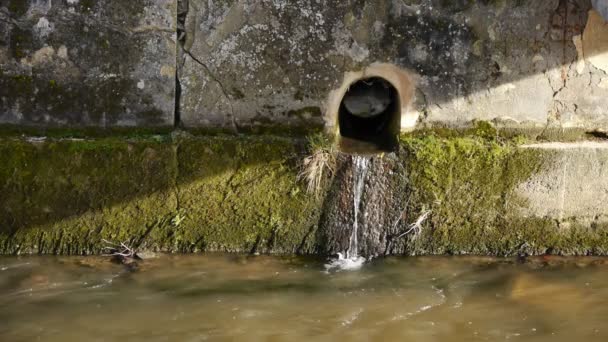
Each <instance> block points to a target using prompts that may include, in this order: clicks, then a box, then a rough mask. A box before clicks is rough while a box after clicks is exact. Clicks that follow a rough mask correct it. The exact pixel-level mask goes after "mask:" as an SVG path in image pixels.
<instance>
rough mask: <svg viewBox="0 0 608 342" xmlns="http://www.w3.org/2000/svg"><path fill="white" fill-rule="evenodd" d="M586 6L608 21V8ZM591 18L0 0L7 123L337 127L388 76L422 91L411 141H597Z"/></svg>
mask: <svg viewBox="0 0 608 342" xmlns="http://www.w3.org/2000/svg"><path fill="white" fill-rule="evenodd" d="M593 4H594V5H595V6H596V7H597V8H598V10H599V12H601V13H604V14H605V12H606V9H607V8H608V7H607V5H606V1H605V0H593ZM591 8H592V1H590V0H547V1H520V0H500V1H498V0H496V1H493V0H480V1H442V0H406V1H402V0H401V1H398V0H381V1H373V2H370V1H359V0H356V1H355V0H351V1H315V2H313V1H305V0H290V1H286V0H275V1H269V0H239V1H237V0H222V1H206V0H180V1H179V3H178V0H130V1H118V0H103V1H101V0H100V1H90V0H62V1H50V0H1V1H0V123H11V124H24V125H40V126H51V125H59V126H101V127H104V126H171V125H173V124H174V122H176V121H179V122H181V124H183V126H185V127H190V128H195V127H204V128H223V129H228V130H233V131H243V130H245V129H250V128H256V127H276V126H280V127H285V126H287V127H299V128H304V129H309V128H315V127H321V126H325V127H329V128H331V127H332V126H333V125H334V124H335V115H334V113H333V111H332V108H331V106H330V104H331V103H332V99H331V98H330V94H331V93H332V91H336V90H339V89H343V88H345V87H348V84H346V83H344V81H345V80H346V79H348V77H349V75H352V73H353V72H354V73H357V72H362V71H364V70H365V69H366V68H367V67H369V66H370V65H373V64H375V63H389V64H393V65H395V66H397V67H399V68H401V69H403V70H405V72H407V73H409V74H410V75H411V77H412V79H414V80H415V83H416V90H415V101H414V102H413V103H412V104H411V106H410V115H409V116H408V119H407V120H404V122H403V128H404V129H411V128H413V127H414V126H416V125H418V126H417V127H420V126H423V125H437V124H440V125H451V126H460V125H466V124H468V123H469V122H470V121H471V120H494V121H495V122H496V123H497V125H503V126H510V127H526V128H528V127H537V128H545V127H559V128H564V127H580V128H583V129H589V130H605V129H607V128H608V114H607V112H608V111H607V110H606V108H608V74H607V70H608V55H607V54H608V52H607V51H608V38H607V37H608V26H607V24H606V22H605V21H604V19H602V17H601V16H600V15H599V14H598V12H593V11H591V12H590V10H591ZM178 41H179V44H177V43H178ZM176 49H177V55H176ZM176 70H177V72H178V76H179V80H180V83H181V96H180V93H179V92H178V93H177V94H176V92H175V86H176V84H175V76H176ZM347 83H348V82H347ZM175 108H177V109H178V112H177V113H175V112H174V111H175Z"/></svg>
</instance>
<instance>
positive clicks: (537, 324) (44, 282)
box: [0, 255, 608, 341]
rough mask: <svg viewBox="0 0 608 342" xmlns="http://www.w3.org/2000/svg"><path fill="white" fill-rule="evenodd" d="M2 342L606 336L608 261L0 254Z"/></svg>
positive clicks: (564, 338) (596, 338)
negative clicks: (345, 264) (340, 261)
mask: <svg viewBox="0 0 608 342" xmlns="http://www.w3.org/2000/svg"><path fill="white" fill-rule="evenodd" d="M0 308H1V310H0V341H35V340H41V341H119V340H122V341H206V340H208V341H298V340H309V341H336V340H340V339H342V340H349V341H371V340H376V341H381V340H384V341H505V340H514V341H573V340H574V339H577V340H579V341H583V340H584V341H606V340H608V323H606V322H607V319H608V262H607V261H606V260H605V259H559V258H538V259H531V260H528V261H526V262H518V261H516V260H513V259H491V258H431V257H429V258H426V257H421V258H388V259H381V260H376V261H374V262H371V263H368V264H366V265H364V266H363V268H362V269H360V270H358V271H350V272H337V273H326V272H325V271H324V267H323V260H314V259H301V258H278V257H263V256H258V257H245V256H224V255H211V256H209V255H207V256H179V257H177V256H162V257H159V258H156V259H151V260H146V261H144V262H143V263H141V264H140V266H139V269H138V270H137V271H136V272H132V271H128V270H127V269H125V267H123V266H121V265H115V264H112V263H109V262H108V261H107V260H106V259H103V258H52V257H27V258H0Z"/></svg>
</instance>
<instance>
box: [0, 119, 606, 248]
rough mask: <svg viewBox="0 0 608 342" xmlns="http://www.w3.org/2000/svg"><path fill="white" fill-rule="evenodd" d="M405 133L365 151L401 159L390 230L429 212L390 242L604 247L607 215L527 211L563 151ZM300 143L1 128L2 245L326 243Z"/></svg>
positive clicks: (485, 138) (491, 135)
mask: <svg viewBox="0 0 608 342" xmlns="http://www.w3.org/2000/svg"><path fill="white" fill-rule="evenodd" d="M400 141H401V142H400V149H399V152H398V153H397V154H396V155H394V156H392V157H391V158H388V159H386V157H382V156H376V157H374V158H377V159H378V160H381V159H382V158H385V159H386V160H389V159H390V160H391V162H392V163H394V162H395V161H397V162H398V163H401V164H402V165H401V167H397V168H395V170H401V171H400V172H403V177H402V179H403V181H404V182H406V186H405V187H404V188H405V189H407V190H406V191H403V193H399V194H397V197H403V198H402V199H396V200H395V201H396V202H395V203H408V207H407V218H406V219H405V220H404V221H403V222H402V223H401V226H400V227H399V228H400V229H401V228H405V226H406V225H407V224H409V223H411V222H412V221H413V220H415V218H416V217H417V215H418V214H420V213H421V212H422V211H426V210H431V215H430V217H429V219H428V220H427V221H426V222H425V224H424V229H423V232H422V234H421V235H420V236H419V237H418V238H417V239H411V238H402V239H398V240H395V241H392V246H391V252H393V253H399V254H401V253H405V254H471V253H474V254H493V255H512V254H542V253H547V252H549V253H560V254H606V253H608V226H607V225H606V223H605V222H606V220H604V218H605V217H606V216H605V215H604V216H601V215H599V214H598V213H595V212H594V213H591V212H590V213H588V214H589V215H574V216H564V217H556V216H551V215H545V216H542V215H540V216H539V215H535V214H534V212H533V211H530V208H531V207H533V206H531V202H530V201H531V200H530V198H533V197H529V198H527V197H526V196H525V195H526V193H525V192H524V193H522V191H521V188H522V187H521V184H524V183H526V182H530V181H531V180H533V182H536V183H538V182H539V181H537V180H535V179H540V178H542V177H543V175H544V174H545V173H546V172H547V170H550V169H551V168H553V167H554V165H555V160H556V156H558V157H559V152H556V151H554V150H544V149H540V148H521V147H520V146H519V143H518V141H517V139H504V138H501V137H499V136H498V135H497V134H496V132H495V131H493V130H492V129H491V128H489V127H485V126H483V125H481V126H479V127H478V129H476V130H471V131H469V132H458V133H454V132H451V131H444V132H423V131H421V132H417V133H414V134H409V135H403V136H402V137H401V138H400ZM594 153H596V154H598V155H600V154H602V152H601V151H600V150H597V151H596V152H594ZM305 155H306V148H305V141H304V140H303V139H300V138H294V137H278V136H267V135H261V136H222V135H218V136H208V135H206V136H193V135H190V134H187V133H172V134H164V135H149V134H143V135H142V134H136V135H133V136H128V135H122V136H119V135H117V136H115V137H98V138H95V139H92V138H91V139H67V138H59V137H57V138H47V139H44V140H41V139H33V138H24V137H20V136H16V135H5V136H4V137H3V138H1V139H0V191H1V193H2V196H0V253H2V254H14V253H61V254H88V253H98V252H100V251H101V248H102V247H103V246H104V242H103V241H102V239H107V240H110V241H114V242H119V241H126V242H127V243H129V244H131V245H133V246H138V247H140V248H141V249H151V250H159V251H169V252H196V251H233V252H261V253H266V252H273V253H315V252H323V253H328V252H331V251H329V250H328V249H327V248H325V247H326V246H321V244H322V243H323V239H319V237H320V236H323V234H319V231H318V230H319V229H323V227H322V225H321V227H320V224H319V222H320V217H321V210H322V209H321V208H322V207H323V198H315V197H314V196H310V195H308V194H307V193H306V192H305V190H304V188H305V187H304V185H303V184H301V182H299V181H298V179H297V174H298V172H299V169H298V167H299V165H300V163H301V160H302V159H303V157H304V156H305ZM559 158H561V157H559ZM559 158H558V159H559ZM602 160H604V159H602ZM600 161H601V160H600ZM600 164H601V163H600ZM605 164H606V163H603V164H602V165H605ZM600 166H601V165H600ZM601 167H603V166H601ZM602 170H603V169H602ZM579 171H580V170H579ZM579 171H576V172H579ZM604 171H605V170H604ZM604 171H602V172H604ZM550 175H551V174H550V173H549V176H550ZM574 176H575V177H578V176H580V174H579V175H574ZM539 177H540V178H539ZM536 183H535V184H536ZM591 183H592V182H591ZM591 183H590V184H591ZM388 188H389V189H392V188H393V187H388ZM598 188H601V186H598ZM599 191H601V189H599ZM399 209H400V208H391V210H392V211H393V212H396V213H399V212H400V210H399ZM604 214H606V213H604Z"/></svg>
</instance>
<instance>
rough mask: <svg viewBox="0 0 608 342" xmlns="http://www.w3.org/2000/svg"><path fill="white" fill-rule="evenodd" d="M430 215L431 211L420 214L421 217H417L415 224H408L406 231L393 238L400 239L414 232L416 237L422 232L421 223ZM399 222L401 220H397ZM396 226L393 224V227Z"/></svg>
mask: <svg viewBox="0 0 608 342" xmlns="http://www.w3.org/2000/svg"><path fill="white" fill-rule="evenodd" d="M430 213H431V211H430V210H429V211H425V212H424V213H422V215H420V216H419V217H418V219H417V220H416V222H414V223H412V224H410V225H409V226H408V227H407V229H406V231H405V232H403V233H401V234H399V235H397V236H396V237H395V239H399V238H402V237H404V236H406V235H407V234H409V233H411V232H414V236H418V235H420V232H421V231H422V226H421V225H422V222H424V220H426V218H427V217H428V216H429V214H430ZM399 220H401V218H399ZM399 220H398V221H397V224H398V223H399ZM397 224H395V227H396V226H397Z"/></svg>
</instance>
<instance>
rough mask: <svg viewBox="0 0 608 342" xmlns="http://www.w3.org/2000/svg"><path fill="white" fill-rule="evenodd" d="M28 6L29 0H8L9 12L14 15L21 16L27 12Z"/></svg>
mask: <svg viewBox="0 0 608 342" xmlns="http://www.w3.org/2000/svg"><path fill="white" fill-rule="evenodd" d="M29 8H30V4H29V1H24V0H10V1H9V2H8V10H9V11H10V12H11V14H14V15H15V16H18V17H21V16H23V15H24V14H26V13H27V10H28V9H29Z"/></svg>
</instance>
